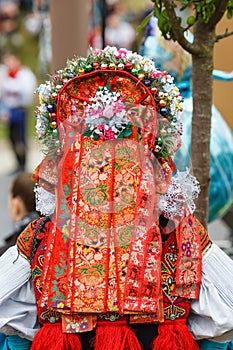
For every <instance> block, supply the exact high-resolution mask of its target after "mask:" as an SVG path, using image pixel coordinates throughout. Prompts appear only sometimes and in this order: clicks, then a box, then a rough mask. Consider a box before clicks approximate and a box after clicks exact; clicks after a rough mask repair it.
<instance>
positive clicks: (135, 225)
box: [17, 47, 230, 350]
mask: <svg viewBox="0 0 233 350" xmlns="http://www.w3.org/2000/svg"><path fill="white" fill-rule="evenodd" d="M39 95H40V106H39V107H38V110H37V126H36V128H37V135H38V138H39V140H40V141H41V142H42V144H43V145H44V152H45V153H46V157H45V158H44V160H43V161H42V163H41V164H40V165H39V166H38V167H37V169H36V171H35V173H34V179H35V181H36V182H37V183H38V185H39V187H38V189H37V194H38V203H40V205H41V208H40V209H41V211H42V212H43V213H44V214H50V211H51V210H50V209H51V208H50V209H49V210H48V208H47V204H48V206H51V203H52V202H53V200H54V196H55V201H56V206H55V210H54V213H53V214H51V215H46V216H45V217H43V218H40V219H38V220H36V221H34V222H33V223H32V224H30V225H29V226H28V227H27V228H26V229H25V230H24V231H23V233H22V234H21V235H20V237H19V239H18V242H17V248H18V251H19V254H20V256H23V257H25V258H26V259H27V260H28V261H29V263H30V264H28V268H29V269H31V274H32V280H33V285H34V291H35V296H36V299H37V308H38V318H39V322H40V323H41V328H40V329H39V331H38V332H37V334H36V336H35V338H34V341H33V343H32V347H31V349H32V350H35V349H42V350H43V349H47V348H49V347H50V348H52V349H57V350H58V349H75V350H78V349H89V348H90V349H91V348H93V349H95V350H99V349H105V350H108V349H109V350H110V349H111V350H112V349H117V350H118V349H129V350H139V349H153V350H156V349H168V350H169V349H185V350H195V349H199V346H198V344H197V343H196V341H195V340H194V337H196V335H194V336H193V335H192V334H191V333H190V331H189V329H188V327H187V319H188V316H189V314H190V306H191V302H192V300H195V299H198V295H199V288H200V284H201V278H202V276H201V271H202V254H204V253H205V252H207V251H209V250H210V249H211V242H210V240H209V237H208V234H207V232H206V231H205V230H204V228H203V227H202V225H201V224H200V223H199V222H198V220H197V219H196V218H195V217H194V216H193V214H192V212H193V210H194V208H195V206H194V204H193V199H194V198H195V196H196V195H197V193H198V191H199V187H198V184H197V182H196V180H195V178H193V177H192V176H191V175H190V173H189V171H188V169H187V170H186V172H184V173H179V172H178V171H177V173H176V175H175V176H174V177H173V178H172V179H171V175H172V172H174V171H175V166H174V163H173V161H172V157H173V155H174V152H175V151H176V150H177V149H178V147H179V144H180V134H181V132H182V128H181V123H180V120H179V119H180V116H179V114H180V112H181V110H182V106H181V102H182V97H181V95H180V93H179V89H178V88H177V87H176V86H175V85H174V84H173V78H172V77H171V76H170V75H169V74H168V73H167V72H161V71H159V70H157V69H156V68H155V66H154V64H153V62H152V61H151V60H149V59H145V58H143V57H142V56H140V55H138V54H136V53H132V52H131V51H127V50H125V49H120V50H118V49H116V48H114V47H106V48H105V49H104V50H93V49H91V50H90V53H89V55H88V57H87V58H82V57H77V58H74V59H73V60H70V61H68V62H67V66H66V67H65V69H64V70H60V71H58V72H57V74H55V75H54V76H52V79H51V80H50V81H47V82H46V83H45V84H43V85H41V86H40V88H39ZM48 192H50V193H52V201H51V200H50V199H47V197H46V196H47V194H48ZM229 260H230V259H229ZM218 295H219V293H218ZM222 303H223V302H222ZM194 324H195V319H194V320H193V325H194ZM228 330H229V328H228V329H227V327H225V328H224V331H223V332H227V331H228Z"/></svg>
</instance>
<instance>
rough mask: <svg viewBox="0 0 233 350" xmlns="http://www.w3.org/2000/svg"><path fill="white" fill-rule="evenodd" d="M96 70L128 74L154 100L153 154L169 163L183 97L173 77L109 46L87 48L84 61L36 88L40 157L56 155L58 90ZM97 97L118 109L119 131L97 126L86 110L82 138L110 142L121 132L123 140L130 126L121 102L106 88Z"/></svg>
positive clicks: (70, 63)
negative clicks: (156, 128)
mask: <svg viewBox="0 0 233 350" xmlns="http://www.w3.org/2000/svg"><path fill="white" fill-rule="evenodd" d="M100 69H101V70H104V69H106V70H113V71H114V70H118V71H126V72H127V73H131V74H132V75H133V76H135V77H136V78H137V79H139V80H140V81H141V82H142V83H143V84H144V85H145V86H146V87H147V88H148V89H149V91H150V92H151V94H152V96H153V98H154V101H155V104H156V107H157V113H158V119H159V122H158V133H157V137H156V141H155V145H154V151H155V154H156V156H157V157H158V158H163V159H170V158H171V156H172V154H173V153H174V149H175V148H176V145H177V140H178V139H179V136H180V135H181V134H182V124H181V122H180V112H181V111H182V102H183V97H182V96H181V94H180V92H179V89H178V87H177V86H176V85H175V84H174V83H173V80H174V79H173V77H172V76H171V75H170V74H168V73H167V72H166V71H163V72H162V71H160V70H158V69H156V67H155V65H154V62H153V61H152V60H150V59H147V58H144V57H143V56H141V55H139V54H137V53H135V52H132V51H128V50H126V49H123V48H121V49H117V48H116V47H110V46H107V47H106V48H104V49H103V50H101V49H94V48H90V51H89V55H88V56H87V57H86V58H84V57H75V58H73V59H71V60H67V64H66V66H65V68H64V69H60V70H58V71H57V72H56V73H55V74H54V75H52V76H51V77H50V78H51V79H50V80H47V81H46V82H45V83H44V84H41V85H40V86H39V87H38V89H37V91H38V93H39V106H38V107H37V109H36V134H37V139H38V141H39V142H40V143H41V145H42V149H43V151H44V153H45V154H47V153H49V152H51V151H52V152H53V151H54V152H56V151H58V150H59V148H60V147H61V142H60V140H59V132H58V121H57V113H56V112H57V110H56V107H57V98H58V94H59V92H60V90H61V89H62V88H63V87H64V86H65V85H66V84H67V83H68V82H69V80H70V79H72V78H74V77H76V76H85V74H87V73H90V72H92V71H97V70H100ZM99 93H100V95H101V96H100V95H99V97H100V98H103V97H111V98H110V100H111V99H112V101H114V104H115V107H117V108H118V109H117V113H116V114H115V118H118V121H119V119H120V123H121V128H120V129H119V128H117V126H116V125H117V123H115V124H114V125H113V124H112V125H109V123H107V124H106V123H105V124H104V123H102V124H101V123H99V125H98V126H97V124H95V121H94V119H93V118H92V119H91V118H90V116H91V109H93V108H94V107H93V105H92V106H91V107H90V106H89V107H88V106H87V107H86V112H87V113H89V122H90V123H89V124H88V123H86V124H87V125H89V129H87V130H85V133H86V135H87V136H90V137H94V138H95V137H107V138H114V137H122V132H123V133H124V134H125V136H128V135H129V133H130V130H129V126H130V123H129V122H128V121H127V118H126V117H125V116H124V113H123V101H121V99H119V100H118V101H117V96H114V94H113V93H111V96H110V95H109V94H110V92H109V91H108V89H107V88H104V89H102V90H101V91H100V92H99ZM97 99H98V94H97V96H96V100H95V101H93V103H94V104H96V103H97ZM110 103H111V102H110ZM88 108H89V110H88ZM104 110H105V112H106V105H105V106H102V112H103V111H104ZM112 110H113V109H112ZM111 117H112V115H111ZM106 119H110V118H108V117H107V118H105V121H106ZM87 121H88V116H87ZM118 124H119V123H118ZM119 135H120V136H119Z"/></svg>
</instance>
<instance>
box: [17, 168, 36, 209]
mask: <svg viewBox="0 0 233 350" xmlns="http://www.w3.org/2000/svg"><path fill="white" fill-rule="evenodd" d="M34 188H35V183H34V181H33V180H32V174H31V173H26V172H23V173H20V174H19V175H18V176H17V177H16V178H15V179H14V181H13V183H12V185H11V195H12V197H13V198H15V197H20V198H21V199H22V201H23V203H24V205H25V207H26V209H27V211H28V212H31V211H35V210H36V199H35V192H34Z"/></svg>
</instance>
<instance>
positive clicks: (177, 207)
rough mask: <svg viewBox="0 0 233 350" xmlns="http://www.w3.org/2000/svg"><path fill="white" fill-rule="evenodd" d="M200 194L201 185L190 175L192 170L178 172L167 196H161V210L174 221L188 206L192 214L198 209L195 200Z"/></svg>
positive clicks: (173, 178)
mask: <svg viewBox="0 0 233 350" xmlns="http://www.w3.org/2000/svg"><path fill="white" fill-rule="evenodd" d="M199 193H200V185H199V183H198V181H197V179H196V178H195V177H194V176H193V175H191V174H190V169H189V168H186V171H183V172H180V171H177V173H176V175H174V176H173V177H172V179H171V182H170V184H169V186H168V190H167V192H166V194H163V195H161V196H160V201H159V208H160V210H161V212H162V213H163V215H164V216H165V217H166V218H168V219H172V218H174V217H175V216H182V215H183V213H184V209H185V207H187V206H188V208H189V210H190V212H191V213H193V212H194V211H195V209H196V205H195V203H194V199H195V198H197V197H198V195H199Z"/></svg>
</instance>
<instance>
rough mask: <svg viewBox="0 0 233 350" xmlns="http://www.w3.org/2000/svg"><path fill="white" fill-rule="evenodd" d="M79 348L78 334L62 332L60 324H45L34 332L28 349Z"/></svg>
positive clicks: (66, 349) (67, 349)
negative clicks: (34, 334)
mask: <svg viewBox="0 0 233 350" xmlns="http://www.w3.org/2000/svg"><path fill="white" fill-rule="evenodd" d="M49 349H52V350H81V349H82V345H81V341H80V338H79V336H78V334H72V333H62V329H61V324H60V323H56V324H52V325H51V324H48V325H47V324H45V325H44V326H43V327H41V328H40V329H39V331H38V332H37V333H36V336H35V338H34V340H33V342H32V346H31V348H30V350H49Z"/></svg>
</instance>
